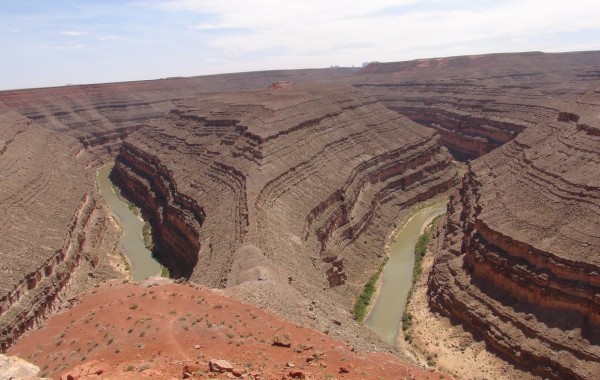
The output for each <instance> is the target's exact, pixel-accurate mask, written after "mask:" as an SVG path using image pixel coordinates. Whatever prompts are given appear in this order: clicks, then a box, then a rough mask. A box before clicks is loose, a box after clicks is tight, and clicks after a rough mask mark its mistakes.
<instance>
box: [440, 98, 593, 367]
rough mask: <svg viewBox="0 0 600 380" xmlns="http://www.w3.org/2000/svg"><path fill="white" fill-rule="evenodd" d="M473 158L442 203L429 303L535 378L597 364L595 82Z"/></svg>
mask: <svg viewBox="0 0 600 380" xmlns="http://www.w3.org/2000/svg"><path fill="white" fill-rule="evenodd" d="M568 108H569V109H570V110H571V111H572V112H571V113H572V114H574V115H577V116H578V117H576V118H574V117H568V118H565V117H557V118H555V119H554V120H557V121H551V122H549V123H546V124H541V125H539V126H537V127H532V128H530V129H527V130H526V131H525V132H523V133H522V134H521V135H520V136H519V137H518V138H516V139H515V140H514V141H512V142H511V143H509V144H507V145H505V146H503V147H501V148H499V149H498V150H496V151H494V152H493V153H492V154H490V155H488V156H486V157H484V158H481V159H479V160H476V161H474V162H473V163H472V164H471V166H470V169H469V171H468V173H467V175H466V176H465V177H464V179H463V183H462V186H461V189H460V192H459V193H457V194H456V195H455V196H454V198H453V200H452V201H451V204H450V206H449V214H448V217H447V221H446V235H445V242H444V248H443V249H442V250H440V251H439V252H438V253H437V255H438V256H437V259H436V262H435V264H434V270H433V272H432V275H431V277H430V280H429V292H430V293H429V295H430V300H431V303H432V305H433V306H434V307H435V308H436V309H439V310H440V311H442V312H443V313H444V314H446V315H449V316H451V317H453V318H455V319H457V320H459V321H461V322H462V323H464V324H465V325H466V326H468V327H469V328H470V329H473V330H474V331H475V332H476V333H477V334H478V335H480V336H481V337H483V338H484V339H485V340H486V341H487V342H488V343H489V344H490V345H491V346H492V347H494V348H495V349H496V350H498V351H500V352H501V353H503V354H504V355H505V356H506V357H508V358H510V359H511V360H512V361H514V362H515V363H518V364H519V365H521V366H524V367H525V368H528V369H529V370H531V371H533V372H535V373H538V374H541V375H543V376H548V377H553V378H578V379H593V378H596V377H597V374H598V373H600V335H598V331H599V330H598V327H599V325H600V299H598V297H597V293H598V289H599V285H600V254H599V253H600V234H599V231H600V212H599V211H600V180H599V179H600V171H599V170H600V169H599V168H600V166H598V162H600V138H599V137H598V136H595V135H593V134H589V133H587V132H586V131H587V129H586V128H582V124H581V123H580V122H579V120H583V119H585V120H587V124H585V125H589V126H590V129H593V128H594V127H595V126H597V125H600V120H599V119H598V115H599V112H598V111H599V110H600V92H598V90H595V91H592V92H590V93H588V94H587V95H586V96H584V97H582V98H580V99H578V100H577V102H576V103H575V104H573V105H572V106H569V107H568Z"/></svg>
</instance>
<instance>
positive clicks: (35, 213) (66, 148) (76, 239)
mask: <svg viewBox="0 0 600 380" xmlns="http://www.w3.org/2000/svg"><path fill="white" fill-rule="evenodd" d="M0 128H1V132H2V133H1V135H2V138H3V142H2V145H3V147H4V148H3V149H2V153H1V154H0V178H1V182H2V186H1V187H0V209H1V210H2V219H1V221H0V237H1V238H0V260H1V264H0V265H1V267H0V273H2V275H1V276H0V347H1V349H2V351H4V350H5V349H6V348H7V347H8V346H9V345H10V344H11V343H12V342H13V341H14V340H15V339H16V338H17V337H18V336H19V335H20V334H22V333H23V332H24V331H25V330H26V329H28V328H30V327H32V326H34V325H36V324H37V323H38V322H40V321H42V320H43V319H44V318H45V317H46V316H47V315H48V314H49V313H50V312H51V311H52V310H55V309H56V308H57V306H58V303H59V302H60V301H61V300H64V299H65V298H67V297H68V295H69V294H70V293H71V291H72V290H76V289H79V290H81V288H82V287H84V286H86V285H89V284H93V283H95V282H97V281H101V280H102V279H103V278H104V279H105V278H110V277H114V276H115V275H116V273H114V271H112V270H111V268H110V265H109V264H108V262H107V260H108V258H106V257H98V256H96V255H95V252H96V250H97V249H98V248H99V247H101V246H104V245H106V241H105V239H104V237H105V236H107V235H108V236H110V235H111V234H113V235H116V232H115V231H114V227H113V226H112V225H110V223H108V220H107V215H106V210H105V209H103V208H102V207H101V206H100V205H99V204H98V200H97V196H96V195H95V189H94V183H93V179H92V178H89V177H88V176H87V174H88V173H86V172H85V170H84V168H83V165H82V164H81V163H80V162H78V160H77V159H76V158H75V156H76V155H77V152H78V151H79V149H80V144H79V143H78V141H77V140H76V139H74V138H72V137H69V136H60V135H57V134H54V133H52V131H50V130H48V129H45V128H40V127H38V126H35V125H33V124H32V123H31V122H30V121H29V120H28V119H26V118H24V117H22V116H20V115H18V114H15V113H13V112H11V111H8V110H6V109H2V110H1V111H0Z"/></svg>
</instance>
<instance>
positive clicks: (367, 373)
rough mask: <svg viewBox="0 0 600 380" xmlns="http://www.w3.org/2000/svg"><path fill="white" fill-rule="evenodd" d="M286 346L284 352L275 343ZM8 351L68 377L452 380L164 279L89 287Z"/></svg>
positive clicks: (56, 375)
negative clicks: (357, 348) (143, 282)
mask: <svg viewBox="0 0 600 380" xmlns="http://www.w3.org/2000/svg"><path fill="white" fill-rule="evenodd" d="M90 330H92V331H93V334H87V335H86V334H82V333H83V332H85V331H88V332H89V331H90ZM281 340H286V342H287V343H288V344H287V346H281V345H277V344H275V343H276V342H278V341H281ZM9 352H10V354H19V355H21V356H22V357H25V358H27V359H28V360H30V361H31V362H33V363H35V364H37V365H38V366H39V367H41V368H42V371H43V373H44V374H45V375H46V376H50V377H52V378H54V379H58V378H59V377H60V378H61V379H65V380H66V379H68V378H69V377H68V376H72V378H80V379H88V378H89V379H93V378H98V376H97V374H100V375H101V377H100V378H102V379H115V380H117V379H118V380H122V379H172V378H178V379H181V378H194V379H201V378H202V379H204V378H236V377H240V378H242V377H243V378H246V379H259V378H260V379H275V378H277V379H281V378H284V379H285V378H306V379H311V378H312V379H327V378H344V379H379V378H386V379H398V378H413V379H442V378H446V379H448V378H449V377H448V376H447V375H443V374H441V373H439V372H437V371H429V370H427V369H423V368H420V367H416V366H414V365H411V364H407V363H405V362H403V361H401V360H400V359H399V358H398V357H395V356H393V355H390V354H383V353H371V354H359V353H356V352H354V350H353V349H352V348H351V347H350V346H348V345H347V344H346V343H343V342H341V341H339V340H335V339H333V338H331V337H330V336H328V335H327V334H324V333H322V332H319V331H315V330H311V329H307V328H303V327H299V326H297V325H294V324H292V323H289V322H285V321H282V320H281V319H279V318H277V317H275V316H274V315H273V314H271V313H268V312H266V311H264V310H262V309H260V308H258V307H255V306H251V305H247V304H243V303H241V302H238V301H235V300H233V299H231V298H228V297H225V296H223V295H222V294H219V292H218V291H214V290H209V289H206V288H202V287H200V286H198V285H195V284H191V283H190V284H185V285H183V284H172V283H169V282H167V281H165V280H164V279H163V280H156V281H155V280H150V281H147V282H146V283H145V284H143V285H136V284H128V283H122V282H121V281H113V282H110V283H107V284H104V285H102V286H100V287H98V288H94V289H93V290H88V291H87V292H85V293H84V294H82V295H81V296H80V297H78V298H77V301H76V303H75V305H74V306H73V307H72V308H70V309H69V310H65V311H63V312H61V313H60V314H57V315H55V316H53V317H52V318H50V319H49V320H48V322H47V324H46V325H45V326H44V327H43V328H41V329H38V330H35V331H32V332H29V333H27V334H26V335H25V336H24V337H23V338H22V339H20V340H19V342H18V343H17V344H15V345H14V346H13V347H11V348H10V350H9ZM75 376H77V377H75Z"/></svg>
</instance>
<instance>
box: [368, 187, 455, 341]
mask: <svg viewBox="0 0 600 380" xmlns="http://www.w3.org/2000/svg"><path fill="white" fill-rule="evenodd" d="M446 202H447V200H446V199H445V198H437V199H434V200H430V201H428V202H424V203H421V204H419V205H417V206H415V207H413V208H412V209H411V210H410V211H409V212H407V213H406V214H405V217H404V218H403V220H402V222H400V223H398V224H397V225H396V228H394V230H393V231H392V234H390V235H389V237H388V239H387V243H386V246H385V248H386V254H387V256H388V257H389V261H388V263H387V264H386V265H385V267H384V269H383V272H382V275H381V276H380V280H379V281H378V282H377V284H376V290H375V291H374V295H375V297H374V298H373V300H372V302H371V304H370V305H369V308H368V311H369V313H368V316H367V318H366V319H365V320H366V325H367V326H368V327H369V328H370V329H371V330H373V331H375V332H376V333H377V334H378V335H379V336H381V337H382V338H383V339H384V340H385V341H387V342H388V343H390V344H393V345H395V342H396V336H397V333H398V329H399V324H400V323H401V319H402V314H403V312H404V307H405V302H406V297H407V296H408V294H409V292H410V288H411V286H412V272H413V265H414V259H415V256H414V246H415V243H416V241H417V239H418V237H419V235H420V231H421V230H422V228H423V224H425V223H427V221H429V220H431V218H432V217H435V216H437V215H439V214H440V213H443V212H444V211H445V210H446Z"/></svg>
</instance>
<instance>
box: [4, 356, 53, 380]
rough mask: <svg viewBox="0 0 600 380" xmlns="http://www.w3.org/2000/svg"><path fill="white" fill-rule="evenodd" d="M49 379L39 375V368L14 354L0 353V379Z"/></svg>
mask: <svg viewBox="0 0 600 380" xmlns="http://www.w3.org/2000/svg"><path fill="white" fill-rule="evenodd" d="M14 379H19V380H49V379H47V378H45V377H44V378H41V377H40V369H39V368H38V367H37V366H35V365H33V364H31V363H29V362H27V361H25V360H23V359H20V358H18V357H16V356H5V355H2V354H0V380H14Z"/></svg>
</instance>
